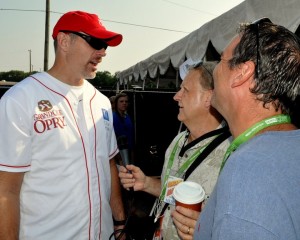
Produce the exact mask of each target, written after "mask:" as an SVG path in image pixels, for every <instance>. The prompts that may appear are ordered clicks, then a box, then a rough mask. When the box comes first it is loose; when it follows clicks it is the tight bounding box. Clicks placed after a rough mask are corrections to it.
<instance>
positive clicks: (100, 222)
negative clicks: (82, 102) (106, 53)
mask: <svg viewBox="0 0 300 240" xmlns="http://www.w3.org/2000/svg"><path fill="white" fill-rule="evenodd" d="M95 96H96V90H95V93H94V95H93V97H92V98H91V100H90V109H91V116H92V120H93V125H94V132H95V134H94V137H95V139H94V142H95V146H94V150H95V156H94V158H95V159H94V160H95V164H96V169H97V178H98V193H99V199H100V221H99V239H101V226H102V199H101V184H100V176H99V170H98V164H97V128H96V124H95V120H94V114H93V110H92V100H93V99H94V97H95Z"/></svg>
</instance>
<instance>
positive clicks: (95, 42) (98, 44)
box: [61, 31, 108, 50]
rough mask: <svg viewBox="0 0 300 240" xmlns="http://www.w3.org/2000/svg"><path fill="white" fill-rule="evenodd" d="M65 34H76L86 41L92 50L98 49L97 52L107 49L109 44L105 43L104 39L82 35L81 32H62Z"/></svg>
mask: <svg viewBox="0 0 300 240" xmlns="http://www.w3.org/2000/svg"><path fill="white" fill-rule="evenodd" d="M61 32H64V33H72V34H75V35H77V36H79V37H81V38H82V39H84V40H85V41H86V42H87V43H88V44H89V45H90V46H91V47H92V48H94V49H96V50H101V49H103V48H104V49H107V47H108V44H107V42H105V41H103V40H102V39H99V38H94V37H92V36H89V35H86V34H83V33H80V32H73V31H61Z"/></svg>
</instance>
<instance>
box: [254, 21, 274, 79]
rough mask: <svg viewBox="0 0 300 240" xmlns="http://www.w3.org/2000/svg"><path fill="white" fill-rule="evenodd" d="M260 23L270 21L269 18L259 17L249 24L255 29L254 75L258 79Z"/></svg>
mask: <svg viewBox="0 0 300 240" xmlns="http://www.w3.org/2000/svg"><path fill="white" fill-rule="evenodd" d="M262 23H272V22H271V20H270V19H269V18H261V19H258V20H256V21H254V22H252V23H251V24H250V27H251V28H253V29H254V30H255V34H256V68H255V71H256V77H257V79H259V72H260V51H259V47H260V46H259V25H260V24H262Z"/></svg>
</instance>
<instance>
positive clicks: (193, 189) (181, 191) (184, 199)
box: [173, 181, 205, 212]
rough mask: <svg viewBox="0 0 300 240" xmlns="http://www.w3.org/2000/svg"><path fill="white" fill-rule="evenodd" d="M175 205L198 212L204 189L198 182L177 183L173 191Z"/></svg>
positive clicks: (203, 196)
mask: <svg viewBox="0 0 300 240" xmlns="http://www.w3.org/2000/svg"><path fill="white" fill-rule="evenodd" d="M173 197H174V199H175V204H176V206H182V207H186V208H190V209H193V210H195V211H198V212H200V211H201V206H202V202H203V200H204V198H205V191H204V189H203V188H202V187H201V185H200V184H198V183H195V182H190V181H185V182H181V183H179V184H178V185H177V186H176V187H175V188H174V191H173Z"/></svg>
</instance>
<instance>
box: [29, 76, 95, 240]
mask: <svg viewBox="0 0 300 240" xmlns="http://www.w3.org/2000/svg"><path fill="white" fill-rule="evenodd" d="M30 77H32V78H33V79H35V80H36V81H37V82H38V83H40V84H41V85H43V86H44V87H45V88H47V89H49V90H50V91H52V92H54V93H56V94H58V95H60V96H61V97H63V98H64V99H65V100H66V101H67V103H68V105H69V107H70V109H71V112H72V115H73V118H74V121H75V123H76V126H77V130H78V132H79V135H80V138H81V143H82V147H83V152H84V159H85V167H86V173H87V176H88V177H87V181H88V197H89V208H90V214H89V239H91V222H92V203H91V193H90V178H89V176H90V174H89V169H88V166H87V165H88V164H87V156H86V150H85V145H84V141H83V137H82V134H81V132H80V129H79V126H78V123H77V121H76V118H75V114H74V112H73V108H72V106H71V104H70V102H69V100H68V99H67V98H66V97H65V96H64V95H62V94H61V93H59V92H56V91H54V90H53V89H51V88H49V87H48V86H46V85H45V84H44V83H42V82H41V81H40V80H38V79H36V78H35V77H33V76H30Z"/></svg>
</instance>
